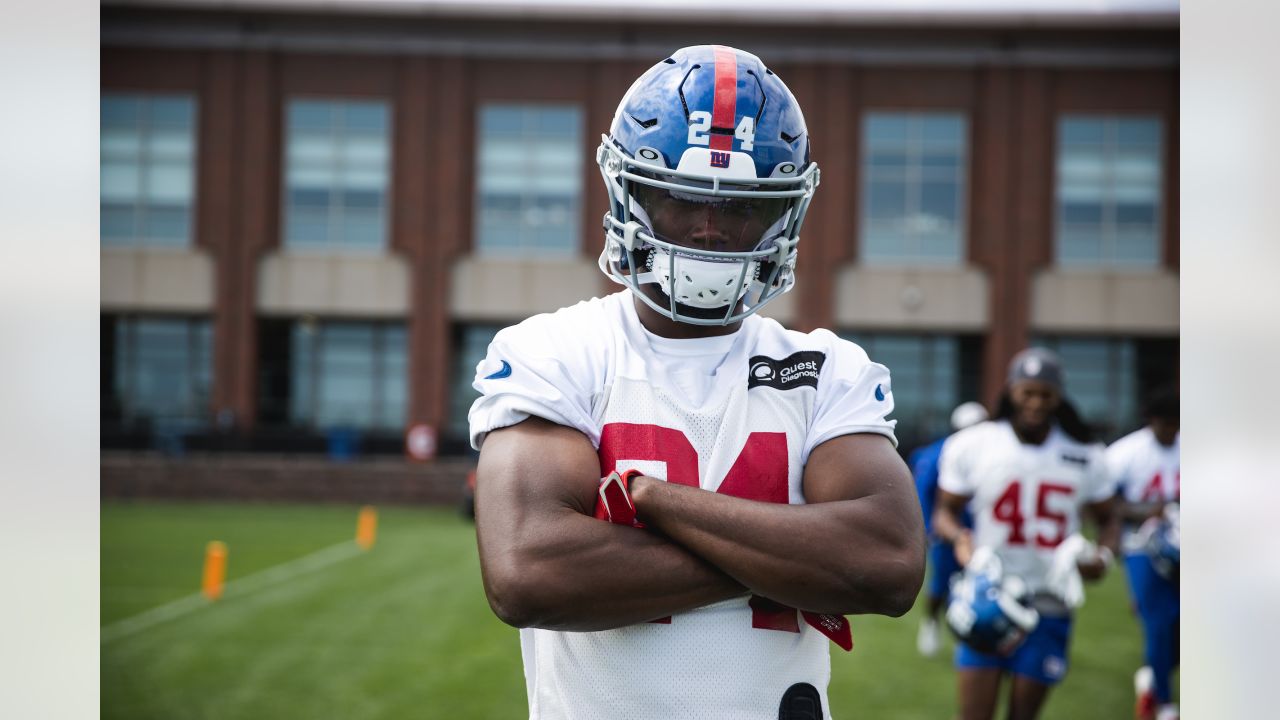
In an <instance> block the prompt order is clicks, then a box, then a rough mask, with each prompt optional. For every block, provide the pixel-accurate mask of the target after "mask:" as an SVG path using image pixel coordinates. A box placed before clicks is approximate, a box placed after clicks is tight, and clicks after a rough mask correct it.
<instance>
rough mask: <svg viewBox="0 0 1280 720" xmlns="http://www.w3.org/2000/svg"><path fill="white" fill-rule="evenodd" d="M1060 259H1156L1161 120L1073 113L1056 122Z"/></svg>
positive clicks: (1136, 262) (1122, 262)
mask: <svg viewBox="0 0 1280 720" xmlns="http://www.w3.org/2000/svg"><path fill="white" fill-rule="evenodd" d="M1057 173H1058V178H1057V179H1058V182H1057V193H1058V195H1057V237H1058V242H1057V261H1058V264H1060V265H1116V266H1139V267H1141V266H1146V267H1150V266H1153V265H1156V264H1158V263H1159V262H1160V221H1159V218H1160V205H1161V200H1160V196H1161V191H1162V183H1161V177H1162V175H1163V171H1162V159H1161V131H1160V122H1159V120H1157V119H1155V118H1144V117H1132V118H1121V117H1099V116H1085V115H1071V116H1065V117H1062V118H1061V119H1060V120H1059V122H1058V170H1057Z"/></svg>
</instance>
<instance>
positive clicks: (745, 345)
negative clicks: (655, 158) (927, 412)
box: [470, 291, 896, 720]
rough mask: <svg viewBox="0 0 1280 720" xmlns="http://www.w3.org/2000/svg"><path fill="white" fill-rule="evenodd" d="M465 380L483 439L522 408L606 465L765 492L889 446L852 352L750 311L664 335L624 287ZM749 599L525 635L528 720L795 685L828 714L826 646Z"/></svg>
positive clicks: (888, 431) (703, 708) (622, 711)
mask: <svg viewBox="0 0 1280 720" xmlns="http://www.w3.org/2000/svg"><path fill="white" fill-rule="evenodd" d="M476 378H477V379H476V381H475V387H476V388H477V389H478V390H480V392H481V393H482V396H481V397H480V398H479V399H478V400H476V402H475V404H474V405H472V407H471V413H470V422H471V438H472V444H473V446H475V447H476V448H479V447H480V444H481V443H482V442H483V441H484V437H485V433H487V432H488V431H490V430H493V429H495V428H500V427H505V426H508V425H512V424H514V423H517V422H519V421H521V420H523V419H525V418H526V417H528V416H530V415H533V416H538V417H542V418H546V419H548V420H551V421H554V422H557V423H560V424H562V425H567V426H569V427H573V428H576V429H578V430H580V431H581V432H582V433H583V434H584V435H586V436H587V437H588V438H589V439H590V440H591V442H592V443H593V444H594V445H595V446H596V447H597V449H598V451H599V457H600V465H601V473H602V474H607V473H609V472H610V471H612V470H614V469H618V470H626V469H629V468H635V469H639V470H641V471H642V472H644V473H645V474H646V475H650V476H652V477H657V478H662V479H664V480H666V481H667V482H678V483H681V484H685V485H692V486H697V487H700V488H702V489H704V490H707V491H710V492H724V493H729V494H733V495H735V496H740V497H748V498H752V499H757V500H762V501H768V502H779V503H792V504H801V503H803V502H804V496H803V494H802V490H801V477H802V472H803V470H804V464H805V461H806V460H807V459H808V457H809V453H810V451H812V450H813V448H814V447H816V446H817V445H819V444H820V443H822V442H824V441H826V440H828V439H830V438H833V437H836V436H838V435H846V434H850V433H863V432H869V433H879V434H882V435H885V436H887V437H889V438H890V439H891V440H893V439H894V436H893V426H894V422H895V421H891V420H887V419H886V416H887V415H888V414H889V413H890V411H891V410H892V409H893V396H892V393H891V390H890V386H889V371H888V370H887V369H886V368H885V367H884V366H883V365H878V364H876V363H873V362H871V361H870V360H869V359H868V358H867V355H866V353H865V352H863V351H862V349H861V348H859V347H858V346H857V345H854V344H853V343H851V342H848V341H845V340H841V339H839V338H837V337H836V336H835V335H833V334H832V333H830V332H829V331H826V330H817V331H814V332H812V333H809V334H803V333H799V332H794V331H790V330H786V329H784V328H783V327H782V326H781V325H779V324H778V323H777V322H775V321H774V320H771V319H766V318H762V317H760V316H757V315H752V316H749V317H747V318H746V319H745V320H744V321H743V324H742V327H741V328H740V329H739V330H738V331H737V332H736V333H734V334H732V335H728V336H722V337H716V338H699V339H693V340H672V339H667V338H661V337H658V336H655V335H653V334H651V333H649V332H648V331H646V330H645V329H644V328H643V327H642V326H641V325H640V322H639V319H638V317H637V316H636V311H635V308H634V305H633V300H632V297H631V295H630V293H629V291H623V292H620V293H617V294H614V295H610V296H608V297H605V298H603V299H594V300H591V301H587V302H582V303H579V304H577V305H575V306H573V307H569V308H565V309H563V310H560V311H558V312H556V313H552V314H544V315H537V316H534V317H532V318H529V319H528V320H526V321H524V322H522V323H520V324H519V325H516V326H514V327H510V328H507V329H505V330H503V331H502V332H500V333H498V335H497V336H496V337H495V338H494V340H493V343H492V344H491V345H490V346H489V353H488V356H487V357H486V358H485V359H484V361H482V362H481V363H480V365H479V367H478V368H477V373H476ZM894 442H895V443H896V440H894ZM750 600H751V598H750V596H748V595H743V596H742V597H739V598H734V599H731V600H726V601H723V602H719V603H715V604H712V605H708V606H705V607H702V608H698V609H696V610H692V611H690V612H686V613H681V614H678V615H675V616H673V617H671V618H670V619H669V621H667V622H651V623H642V624H639V625H633V626H629V627H623V628H618V629H615V630H604V631H600V632H556V631H550V630H540V629H523V630H521V631H520V642H521V649H522V652H523V656H524V669H525V681H526V684H527V686H528V693H529V698H528V699H529V715H530V717H531V718H535V719H538V718H541V719H546V720H550V719H557V720H558V719H560V718H573V719H577V718H618V717H626V718H637V719H643V718H654V719H655V720H674V719H675V718H688V719H690V720H720V719H723V720H750V719H752V718H759V719H761V720H764V719H765V718H768V719H769V720H773V719H775V718H777V716H778V705H779V702H780V701H781V699H782V695H783V693H784V692H785V691H786V689H787V688H789V687H790V686H791V685H793V684H795V683H800V682H806V683H810V684H812V685H813V686H814V687H816V688H817V689H818V691H819V693H820V694H821V696H822V702H823V705H824V706H826V707H829V706H828V703H827V694H826V691H827V682H828V680H829V678H830V674H831V671H830V654H829V650H828V645H829V642H830V641H829V640H828V639H827V638H826V637H825V636H824V635H822V634H821V633H819V632H818V631H817V630H815V629H813V628H812V627H810V626H809V625H807V624H806V623H805V622H804V621H803V620H802V619H797V618H796V617H795V616H796V615H797V614H798V613H796V612H794V611H791V612H790V613H789V615H788V618H787V619H786V621H785V622H782V623H778V622H773V623H772V624H773V625H775V626H776V625H781V626H784V627H783V629H780V630H775V629H756V628H754V627H753V621H759V622H765V621H767V619H766V618H764V617H763V616H760V615H759V614H758V612H757V611H756V610H753V607H752V606H751V605H750V604H749V602H750ZM775 610H776V609H775ZM773 617H774V618H775V619H776V617H777V615H776V614H774V615H773ZM827 713H828V715H827V716H828V717H830V714H829V710H828V711H827Z"/></svg>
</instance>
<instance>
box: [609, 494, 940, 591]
mask: <svg viewBox="0 0 1280 720" xmlns="http://www.w3.org/2000/svg"><path fill="white" fill-rule="evenodd" d="M633 490H634V492H635V500H636V507H637V509H638V511H639V513H640V519H641V520H642V521H644V522H645V523H646V524H648V525H650V526H652V527H654V528H655V529H657V530H659V531H661V532H662V533H663V534H664V535H666V536H668V537H670V538H672V539H673V540H675V541H676V542H677V543H679V544H680V545H681V546H683V547H685V548H688V549H689V550H690V551H692V552H693V553H696V554H697V556H698V557H701V558H703V559H704V560H706V561H707V562H708V563H710V564H712V565H714V566H715V567H717V568H719V569H720V570H721V571H723V572H724V573H726V574H727V575H728V576H730V577H732V578H733V579H734V580H736V581H737V582H739V583H741V584H742V585H743V586H745V587H746V588H748V589H750V590H751V591H752V592H754V593H756V594H758V595H763V596H765V597H768V598H770V599H772V600H775V601H777V602H781V603H785V604H787V605H791V606H793V607H798V608H801V609H803V610H810V611H814V612H822V613H833V614H857V613H883V614H892V615H896V614H901V613H902V612H905V611H906V609H907V608H909V607H910V605H911V602H912V601H913V600H914V598H915V594H916V592H917V591H918V590H919V585H920V582H919V578H918V577H917V575H918V574H919V573H918V567H917V566H918V563H917V562H914V561H913V559H912V556H913V554H916V553H922V552H923V550H922V549H921V548H917V547H914V545H913V543H912V542H911V541H910V539H909V533H904V532H903V528H900V527H897V526H896V525H895V522H894V517H895V515H894V513H893V512H885V510H886V508H884V507H883V506H882V505H881V504H880V503H878V502H877V500H878V498H877V496H875V495H871V496H867V497H863V498H859V499H857V500H843V501H838V502H824V503H816V504H812V505H784V504H776V503H766V502H757V501H752V500H743V499H741V498H735V497H731V496H728V495H722V494H719V493H712V492H707V491H705V490H701V489H698V488H691V487H685V486H682V485H675V484H670V483H665V482H661V481H656V480H652V479H650V478H640V479H639V482H636V483H635V484H634V485H633Z"/></svg>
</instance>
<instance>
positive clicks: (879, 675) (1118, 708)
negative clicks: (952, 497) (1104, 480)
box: [101, 502, 1141, 720]
mask: <svg viewBox="0 0 1280 720" xmlns="http://www.w3.org/2000/svg"><path fill="white" fill-rule="evenodd" d="M356 510H357V509H356V508H355V507H345V506H299V505H241V504H170V503H165V504H160V503H118V502H105V503H104V504H103V506H102V625H103V628H104V631H106V633H105V634H106V636H107V637H108V639H106V640H104V642H103V643H102V648H101V649H102V657H101V659H102V677H101V680H102V717H104V718H130V719H133V720H145V719H148V718H165V719H184V718H202V719H206V718H207V719H210V720H213V719H223V718H273V719H286V718H308V719H310V718H436V717H450V718H522V717H526V708H525V696H524V679H523V676H522V672H521V664H520V648H519V638H518V636H517V632H516V631H515V630H514V629H512V628H509V627H507V626H505V625H503V624H502V623H500V622H499V621H498V620H497V619H496V618H494V616H493V614H492V613H491V612H490V611H489V607H488V604H487V603H486V602H485V598H484V593H483V590H482V588H481V585H480V573H479V565H478V561H477V557H476V549H475V535H474V530H473V527H472V525H471V524H470V523H468V522H465V521H463V520H462V519H460V518H459V517H458V516H457V515H456V514H455V513H453V512H452V511H450V510H447V509H414V508H382V509H380V518H379V519H380V524H379V532H378V541H377V545H376V546H375V547H374V548H373V549H372V550H370V551H368V552H361V553H353V554H352V555H351V556H350V557H347V558H346V559H342V560H340V561H338V562H335V563H333V564H331V565H328V566H326V567H323V568H319V569H316V570H313V571H311V572H307V573H304V574H301V575H298V576H296V577H294V578H293V579H291V580H287V581H282V582H278V583H274V584H267V585H261V584H259V585H258V586H257V587H256V588H253V589H246V590H244V591H239V590H237V588H236V586H235V585H234V581H235V580H236V579H237V578H243V577H245V576H247V575H250V574H252V573H255V572H257V571H260V570H263V569H266V568H270V567H273V566H278V565H280V564H282V563H285V562H288V561H290V560H294V559H296V558H299V557H303V556H306V555H308V554H310V553H312V552H315V551H318V550H321V549H322V548H325V547H328V546H331V545H333V544H335V543H339V542H342V541H345V540H349V539H351V538H352V537H353V536H354V531H355V522H356ZM210 540H222V541H224V542H225V543H226V544H227V547H228V570H227V574H228V580H229V581H231V582H232V583H233V584H232V585H230V586H229V588H228V592H227V594H226V596H225V597H224V598H223V599H222V600H219V601H218V602H216V603H210V604H207V605H201V606H199V607H196V608H195V609H193V610H191V611H190V612H187V613H186V614H183V615H180V616H178V617H174V618H171V619H168V620H165V621H163V622H159V623H156V624H153V625H150V626H147V627H143V628H141V629H137V630H134V631H131V632H129V633H127V634H119V629H120V628H121V627H123V626H122V625H120V624H119V623H120V621H122V620H125V619H126V618H130V617H133V616H136V615H138V614H139V613H143V612H145V611H147V610H149V609H151V608H155V607H157V606H161V605H164V604H166V603H169V602H171V601H175V600H179V599H181V598H183V597H184V596H189V595H191V594H192V593H194V592H196V591H197V590H198V589H199V586H200V576H201V563H202V561H203V553H204V547H205V543H207V542H208V541H210ZM917 613H918V608H917V610H913V611H912V613H911V615H909V616H908V617H906V618H903V619H900V620H890V619H887V618H872V617H855V618H852V623H853V631H854V639H855V647H854V649H853V652H852V653H847V654H846V653H844V652H841V651H839V649H836V648H833V652H832V676H833V677H832V682H831V688H830V695H831V702H832V705H833V710H834V712H835V716H836V717H838V718H903V719H904V720H905V719H910V718H930V719H943V718H949V717H951V716H952V711H953V708H954V676H953V673H952V671H951V665H950V659H949V657H950V656H949V652H948V653H941V654H940V655H939V657H937V658H934V659H931V660H926V659H922V658H920V657H919V656H918V655H917V654H916V651H915V630H916V622H917V618H918V615H917ZM949 647H950V645H949V644H948V648H949ZM1140 660H1141V636H1140V632H1139V629H1138V625H1137V622H1136V620H1135V619H1134V618H1133V616H1132V615H1131V614H1130V612H1129V608H1128V599H1127V596H1126V591H1125V587H1124V579H1123V577H1122V576H1121V575H1120V574H1119V573H1113V574H1111V575H1110V576H1109V577H1108V578H1107V580H1106V581H1104V582H1103V583H1102V584H1100V585H1097V586H1093V587H1092V588H1091V592H1090V595H1089V600H1088V603H1087V604H1086V606H1085V607H1084V608H1083V610H1082V611H1081V613H1080V615H1079V617H1078V620H1077V628H1076V633H1075V640H1074V645H1073V647H1072V653H1071V671H1070V673H1069V674H1068V677H1067V679H1066V681H1065V682H1064V683H1063V684H1062V685H1061V686H1060V687H1059V688H1058V689H1057V690H1055V692H1054V694H1053V695H1052V696H1051V697H1050V700H1049V704H1048V707H1047V711H1046V712H1045V713H1044V714H1043V717H1044V718H1046V719H1054V718H1057V719H1059V720H1067V719H1072V720H1074V719H1078V718H1121V719H1123V718H1128V717H1132V689H1131V678H1132V676H1133V671H1134V670H1135V669H1136V668H1137V666H1138V665H1139V664H1140Z"/></svg>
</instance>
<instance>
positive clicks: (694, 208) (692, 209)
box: [596, 45, 818, 325]
mask: <svg viewBox="0 0 1280 720" xmlns="http://www.w3.org/2000/svg"><path fill="white" fill-rule="evenodd" d="M596 161H597V163H598V164H599V165H600V171H601V175H602V176H603V178H604V182H605V187H606V189H607V191H608V194H609V200H610V209H609V212H608V213H607V214H606V215H605V218H604V229H605V243H604V250H603V251H602V252H601V254H600V261H599V264H600V269H601V271H602V272H604V274H605V275H607V276H608V277H609V278H611V279H613V280H614V281H615V282H618V283H620V284H623V285H626V286H627V287H629V288H630V289H631V290H632V291H633V292H634V293H635V294H636V296H637V297H639V298H641V299H642V300H643V301H644V302H645V303H646V304H648V305H649V306H650V307H652V308H653V309H654V310H656V311H658V312H660V313H662V314H663V315H666V316H667V317H669V318H671V319H673V320H677V321H680V322H688V323H693V324H697V325H724V324H728V323H732V322H736V321H738V320H741V319H743V318H745V317H746V316H748V315H750V314H752V313H754V312H755V311H757V310H759V309H760V308H761V307H763V306H764V305H765V304H767V303H768V302H770V301H772V300H774V299H775V298H777V297H778V296H780V295H782V294H783V293H785V292H787V291H788V290H790V289H791V287H792V286H793V285H794V283H795V275H794V271H795V262H796V246H797V244H798V243H799V239H800V226H801V224H802V223H803V221H804V216H805V214H806V212H807V211H808V208H809V203H810V201H811V200H812V198H813V193H814V191H815V190H816V188H817V186H818V168H817V165H815V164H814V163H812V162H810V160H809V133H808V129H807V128H806V126H805V122H804V115H803V114H802V113H801V111H800V106H799V104H798V103H797V102H796V99H795V97H794V96H793V95H792V94H791V91H790V90H788V89H787V86H786V85H785V84H783V82H782V80H781V79H779V78H778V76H777V75H775V74H773V71H771V70H769V69H768V68H767V67H765V65H764V63H762V62H761V61H760V59H759V58H757V57H756V56H754V55H752V54H750V53H747V52H743V51H741V50H736V49H734V48H729V47H724V46H719V45H699V46H695V47H688V48H684V49H681V50H677V51H676V52H675V53H673V54H672V55H671V57H669V58H667V59H665V60H663V61H662V62H660V63H658V64H657V65H654V66H653V67H652V68H650V69H649V70H648V71H647V72H645V73H644V74H643V75H641V76H640V78H639V79H637V80H636V81H635V83H634V84H633V85H632V86H631V89H630V90H628V91H627V94H626V95H625V96H624V97H623V98H622V102H621V103H620V104H619V105H618V110H617V113H616V114H615V115H614V118H613V124H612V126H611V127H610V129H609V134H608V135H606V136H604V137H603V142H602V143H601V145H600V148H599V150H598V151H597V153H596ZM648 284H653V285H655V286H656V287H657V289H658V290H660V292H659V293H652V295H653V296H652V297H651V296H650V295H649V294H646V293H645V292H644V290H643V289H642V288H643V286H645V285H648ZM739 302H741V309H739Z"/></svg>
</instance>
